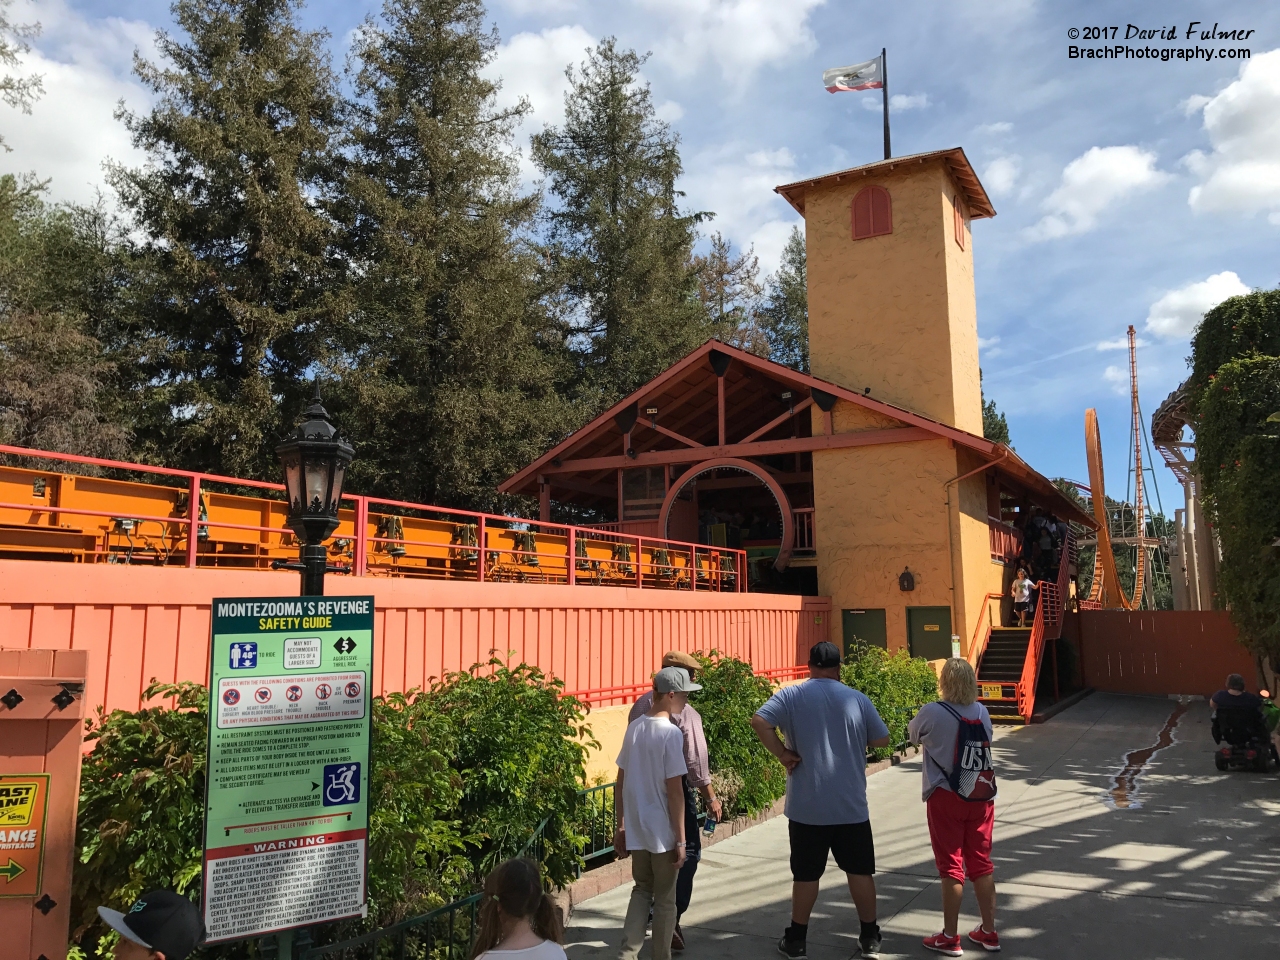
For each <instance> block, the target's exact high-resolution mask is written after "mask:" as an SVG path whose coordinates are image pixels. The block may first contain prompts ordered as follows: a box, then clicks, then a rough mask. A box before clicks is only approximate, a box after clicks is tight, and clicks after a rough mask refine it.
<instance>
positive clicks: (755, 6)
mask: <svg viewBox="0 0 1280 960" xmlns="http://www.w3.org/2000/svg"><path fill="white" fill-rule="evenodd" d="M823 3H825V0H636V4H637V6H639V7H640V8H641V10H643V11H645V12H646V13H647V14H649V15H650V17H651V18H652V19H653V20H655V21H657V22H661V23H666V24H669V25H670V29H669V30H668V32H667V34H666V36H665V37H664V38H663V39H662V40H660V41H659V42H658V43H657V44H655V47H654V49H655V52H656V55H657V56H658V57H659V58H660V59H661V60H662V61H663V62H664V63H665V64H666V65H667V66H668V67H670V69H671V70H672V71H673V72H674V73H676V74H677V75H680V76H689V75H690V74H693V73H696V72H697V71H698V70H700V69H702V68H703V67H705V66H707V65H708V64H714V65H715V66H716V67H718V68H719V70H720V73H721V75H722V76H723V77H724V78H725V79H726V80H729V81H730V82H731V83H733V84H734V87H733V90H734V91H735V92H736V95H738V96H741V95H745V94H746V93H747V89H748V88H747V86H746V85H745V84H744V83H742V81H743V80H744V79H745V78H747V77H749V76H750V75H751V74H752V73H754V72H755V71H756V70H757V69H759V68H760V67H763V66H767V65H769V64H776V63H781V62H782V61H784V60H786V59H788V58H789V57H791V56H793V55H794V54H797V53H808V52H810V51H812V50H813V49H814V48H815V47H816V46H817V41H816V40H815V39H814V36H813V31H812V30H810V29H809V13H810V12H811V11H812V10H813V9H814V8H815V7H819V6H822V5H823ZM814 81H815V82H817V77H816V75H815V77H814Z"/></svg>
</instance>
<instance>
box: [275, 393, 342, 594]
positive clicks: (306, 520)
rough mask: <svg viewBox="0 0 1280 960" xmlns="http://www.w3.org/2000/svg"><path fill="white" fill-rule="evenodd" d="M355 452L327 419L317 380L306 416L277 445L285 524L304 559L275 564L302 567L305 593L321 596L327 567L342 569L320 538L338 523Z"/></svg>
mask: <svg viewBox="0 0 1280 960" xmlns="http://www.w3.org/2000/svg"><path fill="white" fill-rule="evenodd" d="M354 454H355V450H354V449H353V448H352V446H351V444H349V443H347V442H346V441H345V440H343V439H342V438H341V437H339V436H338V428H337V427H335V426H334V425H333V424H332V423H330V422H329V413H328V411H327V410H325V408H324V407H323V406H322V405H321V403H320V384H319V383H317V384H316V388H315V396H313V397H312V398H311V406H309V407H307V411H306V414H305V419H304V420H303V421H302V423H300V424H299V425H298V427H297V429H295V430H294V431H293V432H292V433H291V434H289V435H288V436H287V437H285V440H284V442H283V443H281V444H280V445H279V446H278V447H276V455H277V456H278V457H279V458H280V465H281V466H283V467H284V485H285V493H286V495H287V496H288V498H289V528H290V529H291V530H293V532H294V533H295V534H296V535H297V537H298V541H299V542H300V543H301V545H302V546H301V550H300V553H301V561H302V562H301V563H284V562H282V561H276V563H275V566H276V567H277V568H284V569H288V570H300V571H301V572H302V596H304V597H321V596H324V575H325V572H326V571H327V570H332V571H339V570H343V569H345V568H343V567H331V566H328V565H327V564H326V562H325V547H324V542H325V540H327V539H328V538H329V536H330V535H331V534H332V533H333V531H334V530H336V529H337V528H338V502H339V501H340V500H341V499H342V481H343V478H344V477H345V476H346V472H347V464H349V463H350V462H351V458H352V456H354Z"/></svg>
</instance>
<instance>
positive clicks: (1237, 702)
mask: <svg viewBox="0 0 1280 960" xmlns="http://www.w3.org/2000/svg"><path fill="white" fill-rule="evenodd" d="M1209 702H1210V706H1211V709H1212V711H1213V713H1212V717H1213V742H1214V743H1222V741H1224V740H1225V741H1226V742H1227V743H1229V744H1231V745H1232V746H1240V745H1243V744H1245V743H1248V742H1250V741H1252V740H1261V741H1263V742H1266V741H1267V740H1269V739H1270V738H1269V735H1268V733H1267V725H1266V721H1265V719H1264V718H1263V716H1262V698H1261V697H1259V696H1258V695H1257V694H1255V693H1249V692H1248V691H1247V690H1245V688H1244V677H1242V676H1240V674H1238V673H1233V674H1231V675H1230V676H1229V677H1227V684H1226V689H1225V690H1219V691H1218V692H1217V693H1215V694H1214V695H1213V697H1212V699H1211V700H1210V701H1209Z"/></svg>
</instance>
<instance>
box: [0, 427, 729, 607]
mask: <svg viewBox="0 0 1280 960" xmlns="http://www.w3.org/2000/svg"><path fill="white" fill-rule="evenodd" d="M0 454H9V455H13V456H22V457H33V458H38V459H41V460H49V461H55V462H64V463H76V464H84V465H89V466H96V467H103V468H108V469H112V470H121V471H129V472H133V473H139V474H153V475H157V476H166V477H179V478H182V479H184V480H186V481H187V491H186V493H187V496H188V501H187V510H186V514H187V515H186V516H157V515H152V514H136V513H128V514H127V516H128V517H129V518H131V519H135V520H146V521H151V522H157V523H161V524H164V525H166V533H165V537H166V539H168V538H172V539H173V540H174V544H173V545H172V546H169V547H167V549H168V550H170V551H171V552H174V551H176V550H177V549H179V548H178V547H177V542H179V541H180V540H181V539H184V538H185V540H186V542H187V547H186V558H185V565H186V566H188V567H195V566H197V564H198V563H199V562H200V559H201V557H202V556H205V555H204V554H202V553H201V552H200V551H198V550H196V549H195V548H194V544H195V543H196V541H198V540H201V539H203V536H202V535H201V536H197V535H196V534H197V533H198V532H199V531H201V528H204V529H227V530H242V531H254V532H260V533H268V534H271V533H275V534H280V535H281V536H282V537H283V536H292V533H291V531H289V530H288V529H287V528H284V527H279V528H277V527H267V526H259V525H254V524H242V523H232V522H229V521H225V520H220V519H217V518H215V517H204V518H201V517H200V512H201V506H202V501H201V492H202V486H203V485H204V484H207V483H221V484H229V485H233V486H241V487H253V488H256V489H259V490H264V491H266V490H270V491H283V490H284V486H283V485H282V484H279V483H269V482H266V481H262V480H248V479H245V478H241V477H227V476H222V475H220V474H208V473H198V472H195V471H191V470H179V469H175V468H172V467H160V466H153V465H150V464H140V463H131V462H128V461H124V460H111V459H107V458H104V457H87V456H81V455H79V454H70V453H56V452H53V451H49V450H38V449H34V448H29V447H18V446H12V445H7V444H0ZM24 469H25V468H24ZM37 472H39V471H37ZM49 472H56V469H55V470H50V471H49ZM342 500H343V502H344V503H352V504H354V506H355V511H354V512H355V516H354V531H355V536H354V541H353V542H352V544H351V546H352V549H351V552H350V556H351V558H352V565H351V570H350V573H352V574H354V575H356V576H363V575H368V574H369V573H370V572H371V567H372V568H373V569H374V571H377V570H379V568H381V571H382V572H384V573H385V572H386V567H385V565H379V564H371V563H370V560H371V559H372V555H373V553H374V552H375V547H376V546H377V545H378V544H386V543H396V542H398V543H402V544H415V545H416V544H419V543H420V542H419V541H414V540H411V539H406V538H405V537H403V536H401V537H383V536H371V535H370V531H369V529H368V528H369V525H370V523H371V514H374V513H376V512H380V511H375V510H372V509H371V507H375V506H377V507H391V508H399V509H402V510H412V511H416V512H418V513H420V514H424V513H425V514H427V515H428V516H431V515H434V517H433V519H435V520H439V521H444V522H447V523H454V524H456V523H458V522H459V521H461V522H463V523H468V522H469V523H474V524H475V526H476V528H477V534H478V535H477V537H476V544H475V546H467V545H458V544H453V545H451V546H452V548H453V549H457V550H462V551H466V550H470V551H472V552H474V554H475V557H476V559H477V563H476V570H475V572H474V576H475V579H476V580H478V581H481V582H483V581H485V580H487V579H489V577H488V575H487V573H488V572H487V571H486V570H485V566H486V564H485V563H484V562H483V561H482V558H483V557H486V556H493V557H506V556H510V557H515V558H516V559H517V561H519V560H520V559H522V558H541V557H549V558H555V559H557V560H561V559H562V560H564V562H565V566H566V571H565V578H564V579H565V580H566V581H567V582H568V583H569V584H574V583H577V582H579V581H580V580H581V579H582V578H581V577H580V576H579V575H578V574H579V563H588V564H590V563H594V564H597V565H600V564H608V563H610V562H612V563H614V564H615V566H617V567H618V570H619V572H620V571H621V570H622V568H625V569H626V575H627V577H628V578H630V579H632V581H633V582H634V585H635V586H636V587H640V588H645V589H652V588H657V589H663V588H668V589H679V588H681V584H680V583H679V580H678V578H677V576H676V574H677V573H687V575H688V579H689V584H688V586H689V589H692V590H695V591H696V590H700V589H701V590H708V589H710V590H715V591H721V590H724V589H725V588H726V581H728V582H729V586H728V588H729V589H731V590H733V591H735V592H740V593H741V592H746V590H747V583H746V574H747V563H746V560H747V556H746V551H744V550H739V549H732V548H729V547H709V546H706V545H703V544H694V543H687V542H684V541H679V540H667V539H665V538H661V537H649V536H638V535H634V534H627V533H615V532H606V531H602V530H593V529H591V528H587V527H578V526H572V525H568V524H556V523H549V522H545V523H544V522H542V521H538V520H529V519H525V518H523V517H512V516H504V515H500V514H492V513H483V512H479V511H474V510H463V509H453V508H448V507H438V506H433V505H431V504H422V503H412V502H410V501H405V500H392V499H388V498H384V497H367V496H362V495H360V494H353V493H346V494H343V497H342ZM0 509H17V510H28V511H35V512H38V513H49V514H58V513H61V514H67V515H69V516H86V517H99V518H115V517H118V516H121V515H122V514H121V513H120V511H118V510H103V509H86V508H83V507H71V506H62V505H58V506H55V505H53V504H44V503H9V502H4V503H0ZM344 509H345V508H344ZM406 519H408V518H406ZM344 522H346V521H344ZM168 524H173V525H174V526H175V527H177V528H178V531H175V532H169V530H168V527H167V525H168ZM519 525H523V527H524V529H525V530H528V531H531V532H540V533H543V534H546V535H552V536H563V537H564V538H565V540H566V544H565V550H564V551H563V552H562V551H561V550H560V549H559V545H555V547H553V549H552V550H550V551H548V550H546V549H545V548H546V546H547V544H545V543H537V544H536V548H535V549H534V550H522V549H519V548H518V547H516V548H510V547H503V546H500V545H497V544H494V545H490V544H489V543H488V542H487V538H486V536H485V532H486V528H489V529H504V528H505V529H511V528H512V527H518V526H519ZM184 528H185V529H184ZM184 535H185V537H184ZM579 539H585V540H586V541H589V542H603V543H605V544H608V543H622V544H626V545H627V547H628V551H627V552H628V553H630V552H631V551H634V556H633V557H632V559H630V560H627V559H618V560H616V561H607V560H600V559H599V558H589V559H588V558H583V557H579V556H578V555H577V541H578V540H579ZM421 543H422V544H425V545H428V546H439V544H437V543H435V542H427V541H421ZM646 548H647V549H648V550H649V551H650V556H649V557H648V559H646V558H645V555H644V550H645V549H646ZM663 550H665V551H667V552H668V553H669V555H670V556H669V557H668V559H667V562H665V563H660V562H658V559H659V558H658V551H663ZM92 553H93V555H94V556H95V557H96V556H97V555H98V554H100V553H102V551H99V550H97V549H95V550H94V551H92ZM676 556H680V557H684V558H687V561H688V566H687V567H679V565H678V564H676V563H675V562H674V560H675V557H676ZM383 559H385V557H384V558H383ZM631 564H634V567H632V566H631ZM700 564H705V567H703V566H701V565H700ZM646 574H648V575H650V576H651V577H652V578H653V580H656V581H659V582H656V583H655V582H650V583H648V584H646V583H645V575H646ZM596 579H597V580H599V579H601V578H599V577H597V578H596ZM612 579H613V580H617V579H618V578H617V577H614V578H612Z"/></svg>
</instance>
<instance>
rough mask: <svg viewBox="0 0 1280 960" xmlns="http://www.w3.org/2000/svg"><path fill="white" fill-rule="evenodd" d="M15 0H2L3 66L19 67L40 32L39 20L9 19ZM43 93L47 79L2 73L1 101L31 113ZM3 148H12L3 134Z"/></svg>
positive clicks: (0, 145)
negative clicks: (23, 55)
mask: <svg viewBox="0 0 1280 960" xmlns="http://www.w3.org/2000/svg"><path fill="white" fill-rule="evenodd" d="M12 5H13V0H0V65H2V66H5V67H16V66H17V65H18V64H19V63H20V62H21V59H22V54H24V53H27V52H29V51H30V50H31V44H30V42H29V41H30V40H31V39H32V38H34V37H37V36H39V35H40V24H38V23H13V22H12V21H11V20H10V19H9V7H11V6H12ZM42 93H44V78H43V77H41V76H39V75H38V74H37V75H35V76H28V77H18V76H15V75H14V74H12V73H5V74H0V100H3V101H4V102H5V103H7V104H8V105H9V106H11V107H16V108H17V109H19V110H21V111H22V112H23V113H30V112H31V105H32V104H33V103H35V101H36V99H37V98H38V97H39V96H40V95H41V94H42ZM0 149H3V150H4V151H5V152H6V153H9V152H12V150H13V148H12V147H11V146H9V145H8V144H7V143H5V140H4V137H0Z"/></svg>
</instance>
